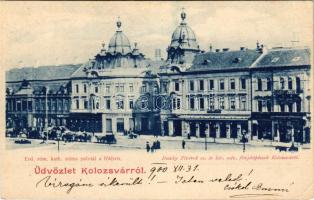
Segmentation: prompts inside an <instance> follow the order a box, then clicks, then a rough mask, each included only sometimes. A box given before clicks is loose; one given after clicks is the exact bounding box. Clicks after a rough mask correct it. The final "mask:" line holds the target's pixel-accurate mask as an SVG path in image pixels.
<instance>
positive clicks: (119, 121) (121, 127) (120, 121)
mask: <svg viewBox="0 0 314 200" xmlns="http://www.w3.org/2000/svg"><path fill="white" fill-rule="evenodd" d="M117 132H118V133H123V132H124V119H123V118H117Z"/></svg>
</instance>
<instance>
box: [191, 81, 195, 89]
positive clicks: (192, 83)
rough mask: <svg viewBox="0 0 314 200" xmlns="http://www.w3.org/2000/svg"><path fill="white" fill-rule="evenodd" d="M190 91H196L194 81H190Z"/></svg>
mask: <svg viewBox="0 0 314 200" xmlns="http://www.w3.org/2000/svg"><path fill="white" fill-rule="evenodd" d="M190 91H194V81H190Z"/></svg>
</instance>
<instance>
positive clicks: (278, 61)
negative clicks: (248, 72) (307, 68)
mask: <svg viewBox="0 0 314 200" xmlns="http://www.w3.org/2000/svg"><path fill="white" fill-rule="evenodd" d="M310 64H311V60H310V49H309V48H275V49H270V50H269V51H268V52H267V53H266V54H265V55H264V56H263V57H262V58H261V59H260V60H259V61H258V62H257V63H256V65H255V66H254V67H255V68H264V67H281V66H304V65H310Z"/></svg>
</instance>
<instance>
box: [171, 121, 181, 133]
mask: <svg viewBox="0 0 314 200" xmlns="http://www.w3.org/2000/svg"><path fill="white" fill-rule="evenodd" d="M181 124H182V122H181V121H180V120H174V121H173V128H174V135H175V136H182V125H181Z"/></svg>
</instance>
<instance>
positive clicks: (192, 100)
mask: <svg viewBox="0 0 314 200" xmlns="http://www.w3.org/2000/svg"><path fill="white" fill-rule="evenodd" d="M190 109H191V110H194V98H190Z"/></svg>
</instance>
